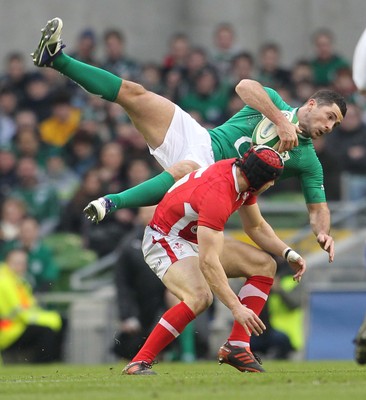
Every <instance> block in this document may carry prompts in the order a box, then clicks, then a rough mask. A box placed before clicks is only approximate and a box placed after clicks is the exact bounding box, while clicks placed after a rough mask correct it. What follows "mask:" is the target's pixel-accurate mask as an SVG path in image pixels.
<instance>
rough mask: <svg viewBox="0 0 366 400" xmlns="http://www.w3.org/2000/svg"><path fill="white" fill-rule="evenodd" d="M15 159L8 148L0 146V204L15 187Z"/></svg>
mask: <svg viewBox="0 0 366 400" xmlns="http://www.w3.org/2000/svg"><path fill="white" fill-rule="evenodd" d="M16 163H17V160H16V157H15V155H14V153H13V152H12V150H11V148H10V146H4V145H3V146H1V145H0V204H1V203H2V201H3V200H4V199H5V197H7V196H9V195H10V193H11V192H12V190H13V187H14V186H15V185H16V182H17V176H16Z"/></svg>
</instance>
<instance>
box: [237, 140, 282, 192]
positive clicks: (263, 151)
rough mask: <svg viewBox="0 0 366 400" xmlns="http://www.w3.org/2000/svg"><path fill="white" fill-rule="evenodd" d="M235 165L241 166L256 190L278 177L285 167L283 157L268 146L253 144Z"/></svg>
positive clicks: (251, 187)
mask: <svg viewBox="0 0 366 400" xmlns="http://www.w3.org/2000/svg"><path fill="white" fill-rule="evenodd" d="M235 165H236V166H238V167H239V168H240V170H241V171H242V173H243V176H244V178H245V180H246V181H247V183H248V185H249V188H248V191H251V192H256V191H258V190H259V189H260V188H261V187H262V186H263V185H265V184H266V183H268V182H270V181H273V180H276V179H278V178H279V177H280V176H281V174H282V172H283V168H284V163H283V160H282V157H281V156H280V155H279V153H277V151H276V150H274V149H272V148H271V147H268V146H263V145H260V146H253V147H251V148H250V149H249V150H248V151H247V152H246V153H245V154H244V155H243V158H237V159H236V161H235Z"/></svg>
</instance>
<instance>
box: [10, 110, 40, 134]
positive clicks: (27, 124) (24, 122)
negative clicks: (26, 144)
mask: <svg viewBox="0 0 366 400" xmlns="http://www.w3.org/2000/svg"><path fill="white" fill-rule="evenodd" d="M14 120H15V124H16V126H17V128H18V129H23V128H29V129H33V130H37V125H38V121H37V116H36V114H35V113H34V112H33V111H31V110H27V109H23V108H21V109H19V110H17V112H16V114H15V116H14Z"/></svg>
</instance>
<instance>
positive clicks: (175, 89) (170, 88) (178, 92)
mask: <svg viewBox="0 0 366 400" xmlns="http://www.w3.org/2000/svg"><path fill="white" fill-rule="evenodd" d="M163 83H164V88H163V93H162V95H163V96H164V97H166V98H167V99H169V100H171V101H173V102H175V103H178V102H179V101H180V99H181V98H182V97H183V96H185V95H186V94H187V90H188V86H187V82H186V81H185V80H184V73H183V71H182V70H181V69H180V68H178V67H177V68H170V69H169V70H168V71H167V72H166V73H165V74H164V75H163Z"/></svg>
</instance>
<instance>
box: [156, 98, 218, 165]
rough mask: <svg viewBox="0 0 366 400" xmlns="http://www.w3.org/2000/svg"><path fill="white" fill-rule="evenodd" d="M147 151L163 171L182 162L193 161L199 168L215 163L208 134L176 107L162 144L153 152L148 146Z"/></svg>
mask: <svg viewBox="0 0 366 400" xmlns="http://www.w3.org/2000/svg"><path fill="white" fill-rule="evenodd" d="M149 150H150V154H152V155H153V156H154V157H155V159H156V161H157V162H158V163H159V164H160V165H161V166H162V167H163V168H164V169H166V168H168V167H171V166H172V165H173V164H175V163H176V162H178V161H182V160H192V161H195V162H196V163H197V164H199V165H200V166H201V167H207V166H208V165H211V164H213V163H214V162H215V159H214V155H213V151H212V145H211V137H210V135H209V133H208V132H207V130H206V129H205V128H204V127H203V126H201V125H200V124H199V123H198V122H197V121H196V120H194V119H193V118H192V117H191V116H190V115H189V114H188V113H187V112H185V111H183V110H182V109H181V108H180V107H178V106H177V105H175V111H174V116H173V120H172V122H171V124H170V126H169V129H168V132H167V134H166V136H165V139H164V142H163V144H162V145H161V146H159V147H157V148H156V149H155V150H154V149H152V148H151V147H150V146H149Z"/></svg>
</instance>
